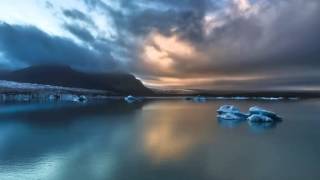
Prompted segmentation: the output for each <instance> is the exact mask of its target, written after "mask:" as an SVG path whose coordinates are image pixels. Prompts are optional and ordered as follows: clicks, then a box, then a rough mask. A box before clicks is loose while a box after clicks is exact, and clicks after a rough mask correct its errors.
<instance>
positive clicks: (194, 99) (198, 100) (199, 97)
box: [192, 96, 207, 103]
mask: <svg viewBox="0 0 320 180" xmlns="http://www.w3.org/2000/svg"><path fill="white" fill-rule="evenodd" d="M192 100H193V101H194V102H198V103H204V102H206V101H207V98H206V97H204V96H196V97H194V98H193V99H192Z"/></svg>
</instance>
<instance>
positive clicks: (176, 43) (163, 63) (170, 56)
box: [142, 32, 196, 73]
mask: <svg viewBox="0 0 320 180" xmlns="http://www.w3.org/2000/svg"><path fill="white" fill-rule="evenodd" d="M143 46H144V47H143V50H142V59H143V62H144V65H145V66H147V67H148V68H150V69H151V70H153V71H160V72H162V73H172V72H174V71H175V69H174V65H175V61H178V60H181V59H185V58H184V57H196V51H195V49H194V48H193V46H192V45H191V44H189V43H188V42H185V41H183V40H180V39H179V37H178V36H177V35H172V36H164V35H162V34H160V33H158V32H152V33H151V34H150V36H149V37H148V38H147V40H146V41H145V43H144V45H143Z"/></svg>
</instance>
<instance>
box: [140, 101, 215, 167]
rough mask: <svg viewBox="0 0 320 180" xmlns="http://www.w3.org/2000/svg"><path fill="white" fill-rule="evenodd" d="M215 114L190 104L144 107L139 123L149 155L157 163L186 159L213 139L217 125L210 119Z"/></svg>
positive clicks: (175, 103)
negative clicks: (200, 146)
mask: <svg viewBox="0 0 320 180" xmlns="http://www.w3.org/2000/svg"><path fill="white" fill-rule="evenodd" d="M211 112H212V111H211V108H208V107H205V106H203V105H199V104H194V103H188V102H158V103H151V104H148V105H146V106H144V107H143V109H142V111H141V113H140V115H139V118H138V119H139V121H140V122H139V126H141V127H143V129H142V130H141V132H142V141H143V147H144V149H145V152H146V153H147V155H148V156H149V157H150V158H151V160H152V161H154V162H156V163H161V162H165V161H173V160H181V159H183V158H185V156H187V155H188V154H189V153H190V152H192V151H193V150H194V149H195V148H196V147H198V146H199V145H201V144H205V143H207V142H208V141H209V140H210V137H212V134H213V130H214V129H215V123H214V119H213V118H210V116H208V114H212V113H211ZM212 116H214V115H213V114H212Z"/></svg>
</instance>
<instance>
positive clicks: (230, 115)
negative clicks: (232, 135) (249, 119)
mask: <svg viewBox="0 0 320 180" xmlns="http://www.w3.org/2000/svg"><path fill="white" fill-rule="evenodd" d="M217 117H218V119H219V120H227V121H241V120H244V119H245V118H243V116H239V115H237V114H233V113H224V114H220V115H218V116H217Z"/></svg>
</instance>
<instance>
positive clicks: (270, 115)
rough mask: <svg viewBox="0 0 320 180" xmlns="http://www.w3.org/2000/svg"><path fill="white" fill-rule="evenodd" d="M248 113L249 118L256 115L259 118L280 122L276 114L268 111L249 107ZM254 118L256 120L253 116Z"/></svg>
mask: <svg viewBox="0 0 320 180" xmlns="http://www.w3.org/2000/svg"><path fill="white" fill-rule="evenodd" d="M249 113H250V115H251V116H253V115H258V116H260V117H261V116H265V117H268V118H270V119H272V120H281V118H280V117H279V116H278V115H277V114H276V113H274V112H271V111H268V110H265V109H263V108H260V107H257V106H254V107H251V108H250V109H249ZM254 118H257V117H256V116H254Z"/></svg>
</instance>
